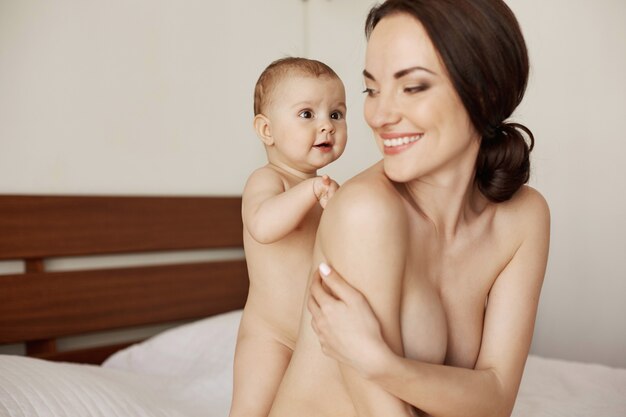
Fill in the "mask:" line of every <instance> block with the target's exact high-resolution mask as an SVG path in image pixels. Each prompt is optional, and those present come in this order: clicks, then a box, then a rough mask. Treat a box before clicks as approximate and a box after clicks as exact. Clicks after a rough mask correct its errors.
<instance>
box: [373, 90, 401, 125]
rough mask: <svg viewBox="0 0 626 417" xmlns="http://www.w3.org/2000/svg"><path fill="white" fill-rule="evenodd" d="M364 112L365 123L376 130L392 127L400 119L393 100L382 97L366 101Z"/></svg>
mask: <svg viewBox="0 0 626 417" xmlns="http://www.w3.org/2000/svg"><path fill="white" fill-rule="evenodd" d="M364 112H365V119H366V121H367V123H368V124H369V125H370V126H371V127H376V128H380V127H383V126H387V125H393V124H395V123H398V122H399V121H400V120H401V118H402V117H401V113H400V111H399V109H398V106H397V103H396V101H395V100H394V98H393V97H388V96H382V95H381V96H379V97H377V98H375V99H370V100H368V101H367V102H366V103H365V107H364Z"/></svg>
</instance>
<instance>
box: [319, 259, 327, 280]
mask: <svg viewBox="0 0 626 417" xmlns="http://www.w3.org/2000/svg"><path fill="white" fill-rule="evenodd" d="M319 269H320V274H322V275H323V276H325V277H327V276H328V275H330V266H328V265H327V264H326V263H325V262H322V263H321V264H320V267H319Z"/></svg>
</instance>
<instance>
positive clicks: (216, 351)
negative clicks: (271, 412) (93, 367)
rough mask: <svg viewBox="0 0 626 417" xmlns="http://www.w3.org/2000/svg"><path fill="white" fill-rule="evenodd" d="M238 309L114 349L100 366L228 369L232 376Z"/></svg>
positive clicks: (178, 371) (168, 371) (147, 370)
mask: <svg viewBox="0 0 626 417" xmlns="http://www.w3.org/2000/svg"><path fill="white" fill-rule="evenodd" d="M241 313H242V310H236V311H231V312H230V313H224V314H220V315H217V316H213V317H208V318H206V319H202V320H198V321H195V322H193V323H189V324H184V325H182V326H178V327H174V328H172V329H169V330H166V331H164V332H162V333H159V334H157V335H156V336H153V337H151V338H150V339H148V340H146V341H144V342H142V343H138V344H136V345H133V346H130V347H128V348H126V349H123V350H121V351H119V352H117V353H115V354H114V355H112V356H111V357H110V358H108V359H107V360H106V361H105V362H104V363H103V364H102V366H103V367H105V368H114V369H122V370H125V371H131V372H135V373H140V374H148V375H168V376H180V375H188V376H189V375H191V376H202V375H206V374H215V373H216V372H219V373H221V372H224V371H228V372H230V373H231V376H232V365H233V357H234V353H235V344H236V341H237V332H238V329H239V321H240V320H241Z"/></svg>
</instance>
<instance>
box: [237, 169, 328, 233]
mask: <svg viewBox="0 0 626 417" xmlns="http://www.w3.org/2000/svg"><path fill="white" fill-rule="evenodd" d="M337 188H338V185H337V183H336V182H335V181H333V180H331V179H330V178H329V177H328V176H326V175H325V176H323V177H314V178H310V179H307V180H304V181H302V182H301V183H299V184H297V185H295V186H293V187H291V188H290V189H288V190H286V191H285V185H284V183H283V180H282V179H281V177H280V175H279V174H278V173H277V172H275V171H274V170H272V169H271V168H260V169H258V170H257V171H255V172H254V173H253V174H252V175H251V176H250V178H249V179H248V182H247V184H246V187H245V189H244V192H243V197H242V217H243V222H244V224H245V225H246V228H247V229H248V232H249V233H250V235H251V236H252V238H253V239H254V240H256V241H257V242H259V243H273V242H276V241H277V240H279V239H282V238H283V237H285V236H286V235H287V234H289V233H290V232H291V231H293V230H294V229H295V228H296V227H297V226H298V225H299V224H300V223H301V222H302V220H303V219H304V217H305V216H306V215H307V213H308V212H309V211H310V210H311V209H312V208H313V206H315V205H316V204H317V203H318V201H319V203H320V205H321V206H322V207H324V206H325V205H326V202H327V201H328V199H330V198H331V197H332V195H333V194H334V192H335V190H337Z"/></svg>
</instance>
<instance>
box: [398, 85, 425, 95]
mask: <svg viewBox="0 0 626 417" xmlns="http://www.w3.org/2000/svg"><path fill="white" fill-rule="evenodd" d="M426 89H428V86H427V85H416V86H411V87H404V92H405V93H409V94H415V93H419V92H421V91H424V90H426Z"/></svg>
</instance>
